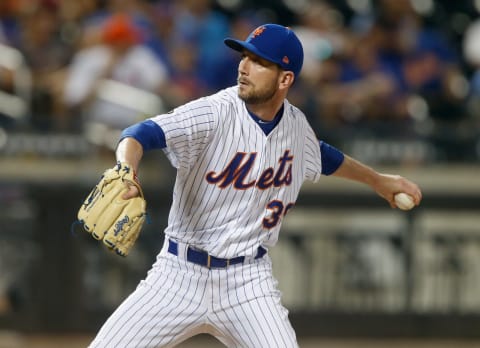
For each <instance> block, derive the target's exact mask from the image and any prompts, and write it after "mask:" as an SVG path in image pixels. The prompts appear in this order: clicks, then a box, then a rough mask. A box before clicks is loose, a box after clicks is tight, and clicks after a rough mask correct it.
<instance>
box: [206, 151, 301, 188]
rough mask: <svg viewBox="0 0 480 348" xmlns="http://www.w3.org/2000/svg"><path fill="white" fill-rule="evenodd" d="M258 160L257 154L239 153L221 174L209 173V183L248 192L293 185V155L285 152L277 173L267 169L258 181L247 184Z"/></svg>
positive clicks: (270, 168) (280, 159)
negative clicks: (252, 188)
mask: <svg viewBox="0 0 480 348" xmlns="http://www.w3.org/2000/svg"><path fill="white" fill-rule="evenodd" d="M256 158H257V153H256V152H251V153H245V152H237V153H236V154H235V156H234V157H233V159H232V160H231V161H230V163H229V164H228V165H227V166H226V167H225V169H223V170H222V171H221V172H220V173H217V172H214V171H211V172H209V173H207V176H206V179H207V181H208V183H210V184H213V185H218V187H220V188H226V187H228V186H229V185H233V187H234V188H236V189H237V190H246V189H248V188H251V187H257V188H259V189H261V190H265V189H267V188H269V187H272V186H273V187H281V186H283V185H290V184H291V183H292V161H293V155H290V151H289V150H285V152H284V153H283V155H282V156H281V157H280V158H279V160H278V163H279V166H278V168H277V170H276V171H275V170H274V169H273V168H272V167H269V168H267V169H265V170H264V171H263V172H262V174H261V175H260V177H259V178H258V179H257V180H252V181H250V182H246V177H247V176H248V173H250V171H251V170H252V167H253V163H254V162H255V159H256Z"/></svg>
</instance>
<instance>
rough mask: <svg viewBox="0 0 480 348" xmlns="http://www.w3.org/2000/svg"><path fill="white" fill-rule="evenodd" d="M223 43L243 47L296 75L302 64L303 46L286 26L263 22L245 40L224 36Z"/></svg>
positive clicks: (240, 50)
mask: <svg viewBox="0 0 480 348" xmlns="http://www.w3.org/2000/svg"><path fill="white" fill-rule="evenodd" d="M224 42H225V45H227V46H228V47H230V48H232V49H234V50H235V51H239V52H242V51H243V50H244V49H245V50H247V51H249V52H252V53H254V54H256V55H257V56H259V57H262V58H263V59H266V60H268V61H270V62H273V63H276V64H278V65H280V67H282V69H283V70H287V71H292V72H293V73H294V74H295V77H297V76H298V74H299V73H300V70H302V65H303V47H302V43H301V42H300V40H299V39H298V37H297V35H295V33H294V32H293V31H292V29H290V28H288V27H284V26H282V25H278V24H263V25H261V26H259V27H258V28H256V29H255V30H254V31H252V32H251V33H250V35H248V37H247V39H246V40H245V41H241V40H237V39H231V38H226V39H225V40H224Z"/></svg>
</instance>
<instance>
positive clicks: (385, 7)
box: [0, 0, 480, 348]
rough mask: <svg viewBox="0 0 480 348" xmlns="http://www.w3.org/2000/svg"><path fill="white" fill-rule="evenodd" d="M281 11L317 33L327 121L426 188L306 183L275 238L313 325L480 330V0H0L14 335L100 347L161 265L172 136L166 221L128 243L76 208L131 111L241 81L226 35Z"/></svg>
mask: <svg viewBox="0 0 480 348" xmlns="http://www.w3.org/2000/svg"><path fill="white" fill-rule="evenodd" d="M266 22H275V23H280V24H283V25H287V26H290V27H292V28H293V29H294V30H295V31H296V33H297V34H298V36H299V37H300V39H301V40H302V42H303V44H304V49H305V63H304V68H303V71H302V74H301V76H300V78H299V80H298V81H297V82H296V83H295V85H294V88H293V90H292V91H291V93H290V95H289V100H290V101H291V102H292V103H294V104H296V105H297V106H299V107H300V108H301V109H302V110H303V111H304V112H305V114H306V115H307V117H308V118H309V121H310V123H311V125H312V127H313V128H314V130H315V131H316V133H317V135H318V136H319V138H321V139H323V140H326V141H327V142H329V143H331V144H333V145H335V146H336V147H338V148H340V149H342V150H343V151H344V152H346V153H348V154H350V155H352V156H354V157H356V158H357V159H360V160H362V161H364V162H365V163H367V164H369V165H371V166H374V167H375V168H377V169H379V170H382V171H385V172H391V173H398V174H402V175H405V176H407V177H409V178H410V179H412V180H414V181H416V182H417V183H419V184H420V186H421V187H422V189H423V192H424V201H423V204H422V206H421V207H419V208H417V209H415V210H413V211H410V212H402V211H397V210H392V209H390V208H389V207H388V206H387V205H386V204H385V202H384V201H383V200H382V199H380V198H379V197H376V196H375V195H374V194H373V193H372V192H371V191H369V190H367V189H366V188H364V187H360V186H359V185H356V184H352V183H346V182H341V181H337V180H336V179H334V178H329V177H325V178H323V179H322V180H321V181H320V182H319V183H318V184H316V185H308V184H307V185H305V187H304V189H303V190H302V192H301V195H300V199H299V201H298V202H297V205H296V208H295V210H294V211H292V212H291V213H290V214H289V216H288V217H287V218H286V219H285V221H284V227H283V230H282V232H281V237H280V241H279V243H278V245H277V247H276V248H274V249H273V250H271V251H270V254H271V256H272V258H273V261H274V273H275V276H276V277H277V278H278V280H279V283H280V285H279V287H280V289H281V290H282V292H283V302H284V304H285V305H286V306H287V307H288V308H289V310H290V318H291V320H292V324H293V325H294V327H295V329H296V331H297V333H298V336H299V340H300V342H301V343H304V345H303V346H308V347H310V346H311V347H319V346H325V347H347V345H348V344H349V343H345V345H341V343H338V342H339V341H337V340H338V339H346V340H347V342H348V341H349V340H351V341H350V342H353V343H351V344H350V345H348V346H349V347H383V346H386V345H389V346H391V347H397V346H396V345H394V343H392V342H400V341H398V340H400V339H412V340H417V339H420V341H421V342H423V343H425V344H431V342H436V343H435V344H433V345H432V346H435V347H453V346H456V347H463V346H462V344H465V347H466V346H467V345H468V346H469V347H470V346H471V347H474V346H476V347H478V346H480V329H479V328H480V296H479V290H480V267H478V265H479V264H480V230H479V229H480V227H479V226H480V215H479V210H480V179H479V174H478V173H479V168H480V136H479V135H480V111H479V110H480V1H477V0H456V1H448V0H443V1H440V0H438V1H433V0H335V1H333V0H331V1H327V0H325V1H320V0H318V1H313V0H276V1H274V0H263V1H260V0H255V1H254V0H248V1H242V0H215V1H214V0H177V1H166V0H163V1H162V0H156V1H155V0H76V1H66V0H65V1H61V0H0V347H6V348H15V347H40V346H41V347H48V348H53V347H76V346H77V345H78V346H79V347H82V346H83V347H84V346H86V345H87V342H88V341H89V339H90V337H91V336H92V335H94V334H95V332H96V331H97V330H98V328H99V327H100V325H101V324H102V323H103V322H104V320H105V319H106V318H107V317H108V315H109V314H110V313H111V312H112V311H113V310H114V309H115V308H116V306H117V305H118V304H119V303H120V302H121V301H122V299H123V298H124V297H125V296H126V295H128V294H129V293H130V292H131V291H132V290H133V289H134V288H135V286H136V284H137V283H138V282H139V280H141V279H142V278H143V277H144V276H145V275H146V271H147V270H148V269H149V267H150V265H151V264H152V262H153V261H154V259H155V256H156V254H157V252H158V251H159V249H160V246H161V245H162V242H163V229H164V227H165V225H166V217H167V214H168V209H169V205H170V202H171V192H172V184H173V180H174V170H173V168H172V167H171V166H170V164H169V163H168V161H167V160H166V158H165V157H164V156H163V153H161V152H152V153H149V154H147V155H146V157H145V160H144V162H143V164H142V167H141V171H140V180H141V182H142V185H143V186H144V190H145V194H146V198H147V200H148V203H149V210H150V215H151V220H152V221H151V223H150V224H148V225H146V226H145V228H144V230H143V232H142V235H141V237H140V239H139V241H138V243H137V245H136V246H135V249H134V251H133V252H132V253H131V254H130V256H129V257H128V258H126V259H121V258H119V257H117V256H115V255H113V254H111V253H109V252H107V251H106V249H105V248H103V247H102V246H101V245H99V244H98V242H96V241H95V240H93V239H92V238H91V237H90V236H88V235H87V234H86V233H84V232H82V231H81V230H80V229H79V228H77V227H78V226H77V227H76V226H75V225H73V226H72V223H73V222H74V221H75V220H76V213H77V210H78V208H79V206H80V204H81V202H82V201H83V199H84V198H85V196H86V195H87V194H88V192H89V191H90V189H91V188H92V187H93V185H95V184H96V183H97V182H98V179H99V177H100V175H101V173H102V172H103V171H104V170H105V169H106V168H110V167H112V166H113V164H114V155H113V149H114V148H115V145H116V141H117V139H118V135H119V133H120V131H121V129H123V128H124V127H126V126H128V125H130V124H132V123H134V122H137V121H140V120H142V119H145V118H147V117H150V116H154V115H156V114H160V113H164V112H168V111H169V110H170V109H172V108H173V107H175V106H177V105H180V104H183V103H185V102H187V101H189V100H192V99H194V98H197V97H201V96H204V95H207V94H210V93H214V92H215V91H217V90H219V89H221V88H225V87H228V86H231V85H234V84H235V83H236V82H235V80H236V75H237V72H236V68H237V64H238V61H239V57H238V55H237V54H236V53H235V52H233V51H232V50H229V49H228V48H226V47H225V46H224V44H223V38H225V37H227V36H232V37H238V38H245V37H246V36H247V35H248V33H249V32H250V31H251V30H252V29H254V28H255V27H257V26H258V25H259V24H262V23H266ZM71 335H74V336H71ZM29 337H37V338H38V337H41V339H40V338H39V339H37V341H35V342H36V343H35V342H34V341H31V340H29ZM45 337H47V338H48V337H50V338H52V339H54V340H53V341H52V340H47V338H45ZM59 337H60V338H59ZM62 337H63V338H65V337H67V338H66V340H67V342H68V343H65V341H62V340H61V338H62ZM72 337H74V338H72ZM392 339H393V341H381V340H392ZM322 340H328V343H319V342H326V341H322ZM372 340H373V341H372ZM379 340H380V341H379ZM334 342H336V343H334ZM360 342H364V343H360ZM365 342H366V343H365ZM373 342H376V343H373ZM378 342H380V343H378ZM382 342H383V343H382ZM387 342H390V343H387ZM440 342H443V343H440ZM459 342H460V343H459ZM75 344H77V345H75ZM442 344H444V345H442ZM470 344H471V345H470ZM214 345H215V343H214V342H212V341H207V343H206V346H209V347H212V346H214ZM400 346H402V347H403V345H398V347H400ZM404 346H405V347H413V346H414V344H413V343H405V345H404ZM426 346H427V345H425V347H426Z"/></svg>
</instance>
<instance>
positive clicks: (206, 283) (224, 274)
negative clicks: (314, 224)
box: [89, 245, 298, 348]
mask: <svg viewBox="0 0 480 348" xmlns="http://www.w3.org/2000/svg"><path fill="white" fill-rule="evenodd" d="M182 249H184V247H183V246H182ZM184 255H185V252H184V250H179V255H178V256H175V255H173V254H170V253H168V252H167V248H166V245H164V247H163V249H162V251H161V252H160V254H159V255H158V258H157V261H156V262H155V264H154V265H153V267H152V269H151V270H150V271H149V272H148V275H147V278H146V279H145V280H142V281H141V282H140V284H139V285H138V287H137V289H136V290H135V291H134V292H133V293H132V294H131V295H130V296H129V297H128V298H127V299H126V300H125V301H124V302H123V303H122V304H121V305H120V306H119V307H118V308H117V309H116V310H115V312H114V313H113V314H112V315H111V316H110V318H109V319H108V320H107V321H106V322H105V324H104V325H103V327H102V328H101V329H100V331H99V333H98V335H97V337H96V338H95V339H94V341H93V342H92V343H91V345H90V346H89V348H134V347H136V348H159V347H174V346H176V345H177V344H179V343H180V342H182V341H184V340H186V339H188V338H189V337H192V336H194V335H197V334H200V333H208V334H211V335H213V336H215V337H216V338H217V339H218V340H219V341H221V342H222V343H223V344H225V345H226V346H227V347H252V348H253V347H255V348H259V347H262V348H266V347H268V348H276V347H282V348H283V347H288V348H290V347H298V344H297V341H296V337H295V332H294V330H293V328H292V326H291V324H290V321H289V319H288V311H287V310H286V309H285V308H284V307H283V306H282V304H281V302H280V292H279V291H278V290H277V282H276V280H275V279H274V278H273V276H272V268H271V261H270V258H269V257H268V254H267V255H265V256H264V257H263V258H261V259H256V260H246V261H245V263H244V264H237V265H233V266H229V267H227V268H224V269H208V268H206V267H204V266H200V265H196V264H193V263H191V262H188V261H186V260H185V258H184Z"/></svg>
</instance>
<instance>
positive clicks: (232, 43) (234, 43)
mask: <svg viewBox="0 0 480 348" xmlns="http://www.w3.org/2000/svg"><path fill="white" fill-rule="evenodd" d="M223 42H224V43H225V45H227V46H228V47H230V48H231V49H233V50H235V51H238V52H242V51H243V50H247V51H249V52H252V53H254V54H256V55H257V56H259V57H262V58H263V59H266V60H268V61H269V62H272V63H275V64H279V65H280V66H281V65H282V63H281V62H277V61H276V60H274V59H272V57H270V56H268V55H267V54H265V53H263V52H261V51H259V50H258V49H257V48H256V47H255V46H253V45H252V44H251V43H248V42H245V41H241V40H236V39H230V38H227V39H225V40H223Z"/></svg>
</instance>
